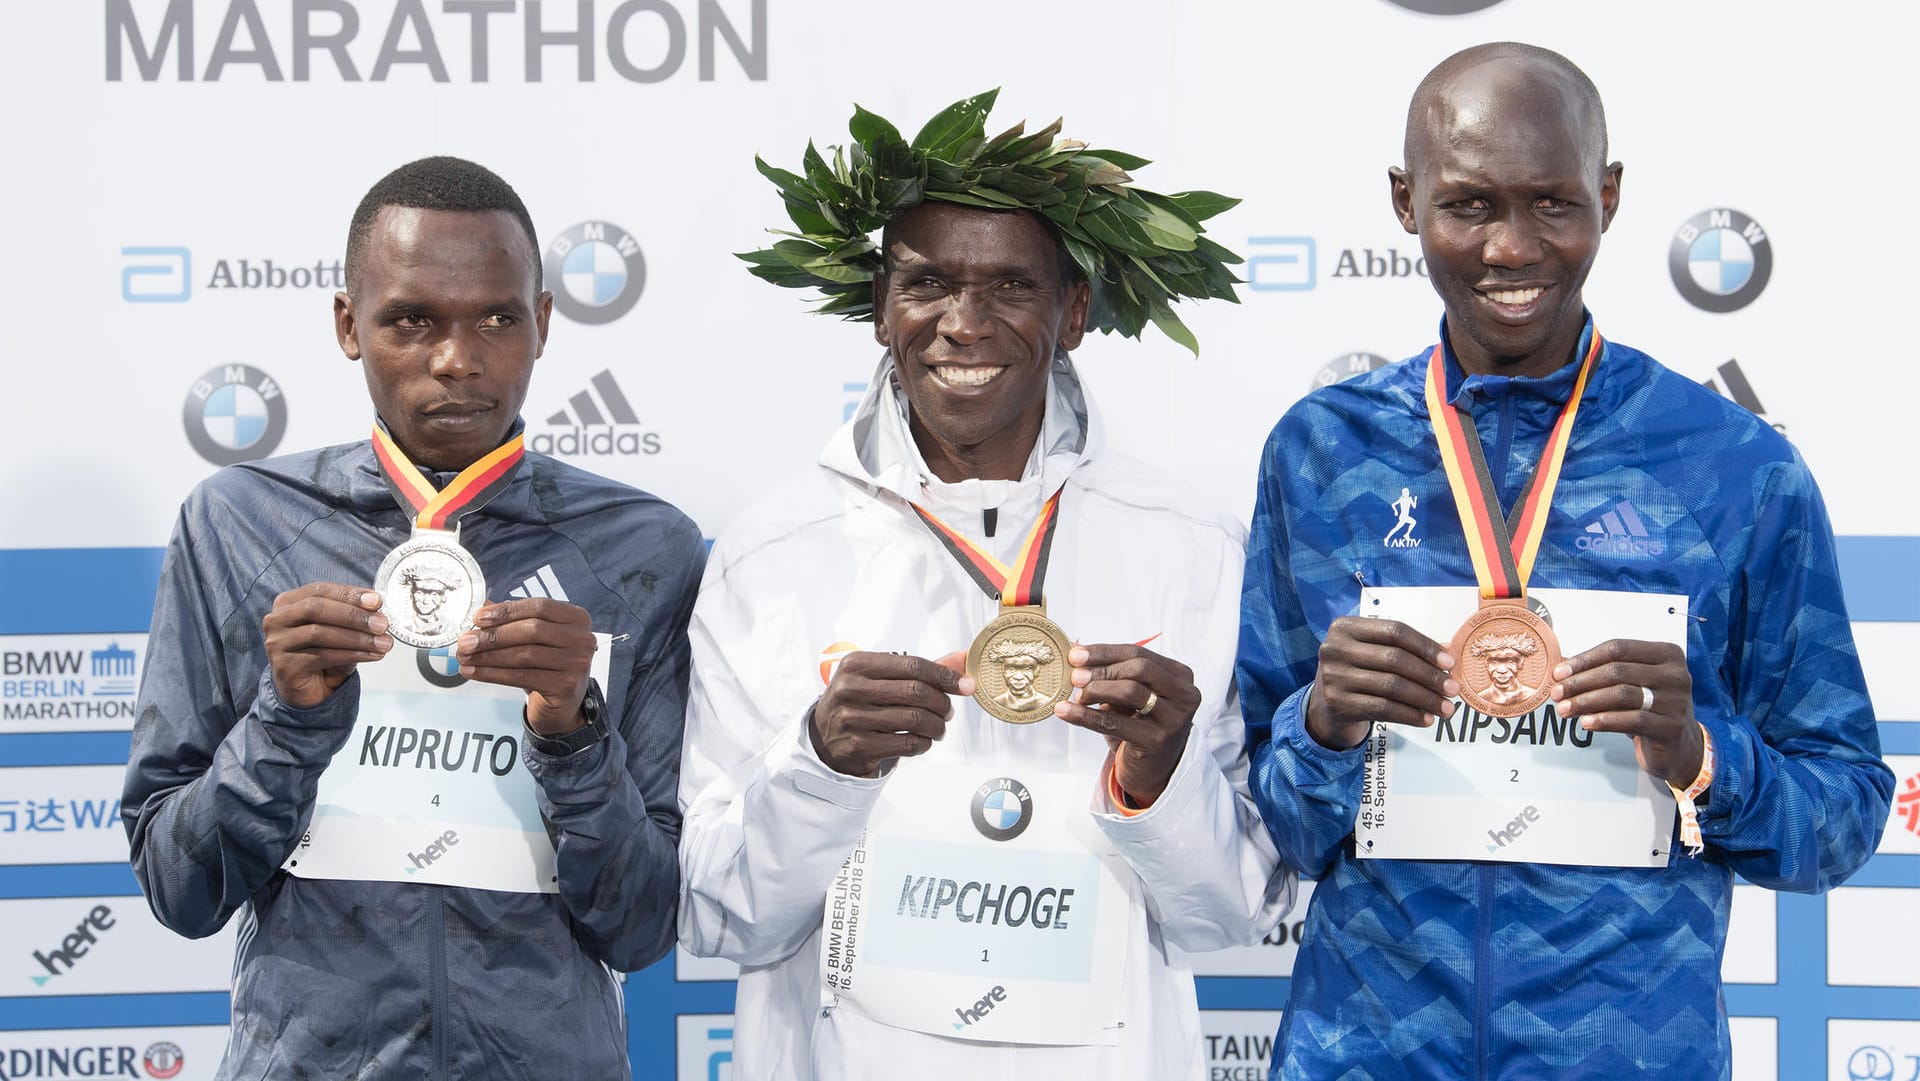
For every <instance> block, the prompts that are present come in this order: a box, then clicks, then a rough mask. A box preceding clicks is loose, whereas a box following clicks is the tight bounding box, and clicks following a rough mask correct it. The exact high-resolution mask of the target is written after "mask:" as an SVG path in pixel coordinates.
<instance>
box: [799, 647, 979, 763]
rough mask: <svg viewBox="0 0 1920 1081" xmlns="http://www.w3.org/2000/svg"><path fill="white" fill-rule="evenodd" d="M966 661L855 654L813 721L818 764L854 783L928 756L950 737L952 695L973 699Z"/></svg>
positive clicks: (955, 656)
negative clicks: (898, 762)
mask: <svg viewBox="0 0 1920 1081" xmlns="http://www.w3.org/2000/svg"><path fill="white" fill-rule="evenodd" d="M960 663H961V654H959V653H957V652H956V653H949V654H947V655H946V656H945V657H942V658H940V659H939V660H938V661H930V660H927V659H926V658H925V657H910V656H907V655H906V654H902V653H865V652H860V653H849V654H847V655H846V656H845V657H842V658H840V660H839V662H838V663H837V664H836V665H835V666H834V669H833V678H831V679H829V680H828V681H827V689H826V691H825V692H824V693H822V694H821V695H820V700H819V701H817V702H815V703H814V704H813V709H812V711H811V712H810V713H809V714H808V717H807V734H808V736H809V737H810V738H811V739H812V740H813V751H814V753H815V754H817V755H819V756H820V761H821V762H823V763H825V764H826V765H827V767H828V768H830V769H832V770H833V771H835V772H836V773H844V774H846V775H847V776H849V777H872V776H874V775H875V774H877V773H879V772H880V770H882V769H883V768H885V767H887V766H889V765H891V764H892V763H893V762H894V761H896V760H898V759H901V758H907V757H911V756H913V755H917V754H925V753H926V752H927V751H928V750H929V749H931V748H932V747H933V744H934V742H935V741H936V740H938V739H940V738H941V737H942V736H944V735H946V732H947V720H948V719H949V718H950V717H952V716H953V698H952V696H953V695H956V694H972V693H974V681H973V680H972V679H971V678H969V677H967V676H965V675H962V674H961V669H960Z"/></svg>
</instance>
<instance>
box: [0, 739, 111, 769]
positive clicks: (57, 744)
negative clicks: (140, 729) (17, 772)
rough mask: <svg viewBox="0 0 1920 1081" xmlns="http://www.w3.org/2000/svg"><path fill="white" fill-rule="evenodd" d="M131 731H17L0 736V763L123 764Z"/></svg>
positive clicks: (9, 764) (47, 764)
mask: <svg viewBox="0 0 1920 1081" xmlns="http://www.w3.org/2000/svg"><path fill="white" fill-rule="evenodd" d="M132 754H133V733H131V732H20V733H17V734H15V735H11V736H5V737H0V766H123V765H126V762H127V759H128V758H129V757H130V756H131V755H132Z"/></svg>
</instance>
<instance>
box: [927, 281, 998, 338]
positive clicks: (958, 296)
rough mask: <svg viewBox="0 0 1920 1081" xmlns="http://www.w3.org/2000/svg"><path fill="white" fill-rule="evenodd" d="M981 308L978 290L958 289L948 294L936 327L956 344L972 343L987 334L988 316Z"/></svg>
mask: <svg viewBox="0 0 1920 1081" xmlns="http://www.w3.org/2000/svg"><path fill="white" fill-rule="evenodd" d="M981 308H982V305H981V301H980V296H979V294H978V293H977V292H976V291H974V290H972V289H956V290H954V291H953V292H952V293H950V294H948V296H947V300H946V305H945V307H944V308H943V309H942V310H941V312H940V320H939V322H938V323H936V324H935V326H934V329H935V330H936V331H938V332H939V334H940V336H941V337H943V338H946V339H948V340H949V341H952V342H953V343H954V344H955V345H972V344H973V343H974V342H977V341H979V340H980V339H981V338H983V337H986V335H987V318H986V314H985V313H984V312H983V311H982V310H981Z"/></svg>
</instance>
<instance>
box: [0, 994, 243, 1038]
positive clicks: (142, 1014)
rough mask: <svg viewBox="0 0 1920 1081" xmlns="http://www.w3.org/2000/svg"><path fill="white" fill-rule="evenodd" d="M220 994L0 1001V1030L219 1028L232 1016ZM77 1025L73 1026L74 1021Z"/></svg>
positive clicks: (224, 996) (77, 996)
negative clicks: (155, 1026)
mask: <svg viewBox="0 0 1920 1081" xmlns="http://www.w3.org/2000/svg"><path fill="white" fill-rule="evenodd" d="M232 1013H233V1011H232V1003H231V1001H230V996H229V995H228V994H227V992H225V991H193V992H174V993H162V992H154V993H150V994H140V995H48V996H46V997H44V998H10V999H6V1000H4V1001H0V1029H30V1028H91V1027H93V1026H96V1025H103V1024H110V1025H114V1026H123V1025H124V1026H127V1027H130V1028H144V1027H147V1026H153V1025H224V1024H227V1023H228V1021H229V1019H230V1018H231V1017H232ZM76 1021H78V1022H81V1023H80V1024H75V1022H76Z"/></svg>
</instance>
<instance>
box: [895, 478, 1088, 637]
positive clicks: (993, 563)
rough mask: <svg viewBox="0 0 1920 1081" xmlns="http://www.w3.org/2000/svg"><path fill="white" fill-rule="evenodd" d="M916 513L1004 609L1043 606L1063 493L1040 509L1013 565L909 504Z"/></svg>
mask: <svg viewBox="0 0 1920 1081" xmlns="http://www.w3.org/2000/svg"><path fill="white" fill-rule="evenodd" d="M907 505H908V506H910V507H912V508H913V513H915V514H918V515H919V516H920V520H921V521H923V522H925V523H927V528H928V529H929V530H932V531H933V535H934V536H935V537H938V538H939V539H940V543H941V544H943V545H945V546H946V549H947V551H949V552H951V553H953V558H955V559H957V560H959V561H960V565H961V566H962V567H964V568H966V571H967V573H968V574H969V575H971V576H972V577H973V580H974V581H975V582H977V583H979V585H980V588H981V589H982V590H984V591H985V592H986V594H987V596H989V597H998V598H999V599H1000V606H1001V607H1002V608H1024V607H1027V606H1030V605H1034V604H1038V603H1040V598H1041V593H1040V583H1041V582H1042V581H1043V580H1045V578H1046V576H1047V553H1049V552H1050V551H1052V550H1053V532H1054V527H1056V526H1058V525H1059V524H1060V493H1059V492H1055V493H1053V498H1051V499H1049V500H1047V502H1046V505H1045V506H1043V507H1041V508H1040V517H1038V518H1036V519H1034V523H1033V528H1032V529H1029V530H1027V539H1026V540H1024V541H1021V542H1020V554H1019V555H1017V556H1015V557H1014V561H1013V566H1011V567H1009V566H1007V565H1006V564H1005V563H1002V562H1000V561H999V560H998V559H995V558H994V557H993V555H992V554H991V553H989V552H988V551H986V550H985V549H984V548H981V547H980V546H979V545H977V544H975V543H973V541H971V540H969V539H968V538H967V537H966V535H965V534H962V533H961V532H960V531H959V530H957V529H955V528H953V527H952V526H950V525H948V524H947V523H945V522H943V521H941V520H940V519H938V518H936V517H934V516H933V515H932V514H931V513H929V512H928V511H927V510H925V509H924V508H922V507H921V506H920V504H918V503H909V504H907Z"/></svg>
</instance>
